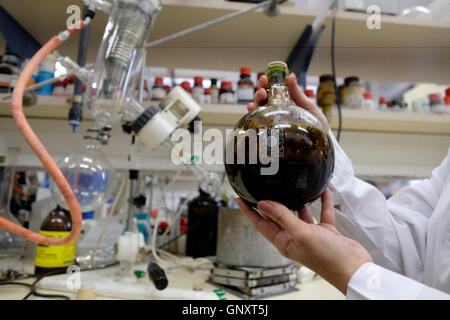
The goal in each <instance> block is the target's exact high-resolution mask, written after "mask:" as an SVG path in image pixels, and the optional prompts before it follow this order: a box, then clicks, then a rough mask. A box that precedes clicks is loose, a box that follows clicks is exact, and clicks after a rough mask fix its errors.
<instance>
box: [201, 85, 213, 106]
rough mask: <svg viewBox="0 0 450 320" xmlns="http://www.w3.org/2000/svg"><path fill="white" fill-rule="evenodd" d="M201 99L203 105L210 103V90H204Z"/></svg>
mask: <svg viewBox="0 0 450 320" xmlns="http://www.w3.org/2000/svg"><path fill="white" fill-rule="evenodd" d="M203 97H204V99H203V103H205V104H209V103H211V88H206V89H205V92H204V96H203Z"/></svg>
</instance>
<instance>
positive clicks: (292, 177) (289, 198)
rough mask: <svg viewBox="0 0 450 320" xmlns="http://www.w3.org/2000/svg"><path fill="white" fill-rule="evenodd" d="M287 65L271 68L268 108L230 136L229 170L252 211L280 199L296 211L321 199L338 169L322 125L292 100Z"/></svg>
mask: <svg viewBox="0 0 450 320" xmlns="http://www.w3.org/2000/svg"><path fill="white" fill-rule="evenodd" d="M288 74H289V71H288V68H287V65H286V64H285V63H284V62H281V61H274V62H271V63H269V64H268V65H267V67H266V75H267V78H268V80H269V87H268V89H267V97H268V99H267V104H266V105H263V106H260V107H258V108H257V109H256V110H254V111H253V112H250V113H248V114H247V115H245V116H244V117H243V118H242V119H241V120H239V121H238V123H237V124H236V125H235V127H234V132H233V133H232V134H231V135H229V137H228V138H227V144H226V152H225V156H224V157H225V159H224V160H225V171H226V173H227V176H228V179H229V181H230V184H231V186H232V187H233V189H234V191H235V192H236V193H237V194H238V195H239V197H241V198H242V199H243V200H245V201H246V202H247V203H248V204H249V205H250V206H251V207H256V204H257V202H258V201H261V200H273V201H278V202H280V203H282V204H284V205H285V206H287V207H288V208H289V209H291V210H298V209H300V208H301V207H303V206H304V205H305V204H307V203H310V202H312V201H314V200H315V199H317V198H318V197H319V196H320V195H321V194H322V193H323V191H324V190H325V188H326V187H327V185H328V183H329V181H330V179H331V175H332V173H333V169H334V147H333V143H332V140H331V138H330V136H329V134H328V132H327V131H326V130H325V128H324V126H323V125H322V124H321V123H320V121H318V120H317V118H315V117H314V116H313V115H312V114H311V113H309V112H308V111H306V110H305V109H303V108H301V107H299V106H296V105H294V103H293V102H292V101H291V98H290V95H289V91H288V87H287V76H288Z"/></svg>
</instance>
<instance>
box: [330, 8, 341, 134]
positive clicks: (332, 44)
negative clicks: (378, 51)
mask: <svg viewBox="0 0 450 320" xmlns="http://www.w3.org/2000/svg"><path fill="white" fill-rule="evenodd" d="M336 11H337V1H335V2H334V8H333V17H332V23H331V69H332V73H333V83H334V92H335V95H336V105H337V108H338V120H339V123H338V131H337V135H336V139H337V141H339V139H340V137H341V130H342V110H341V96H340V94H339V91H338V88H337V85H336V67H335V58H334V37H335V32H336V30H335V29H336V26H335V25H336Z"/></svg>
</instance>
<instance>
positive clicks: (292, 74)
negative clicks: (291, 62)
mask: <svg viewBox="0 0 450 320" xmlns="http://www.w3.org/2000/svg"><path fill="white" fill-rule="evenodd" d="M291 76H293V77H294V79H295V80H297V75H296V74H295V73H293V72H291Z"/></svg>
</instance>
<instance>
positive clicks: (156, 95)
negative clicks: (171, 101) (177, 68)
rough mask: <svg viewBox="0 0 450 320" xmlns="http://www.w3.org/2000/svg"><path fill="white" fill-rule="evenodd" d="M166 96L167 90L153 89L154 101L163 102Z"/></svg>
mask: <svg viewBox="0 0 450 320" xmlns="http://www.w3.org/2000/svg"><path fill="white" fill-rule="evenodd" d="M165 96H166V90H164V89H163V88H153V89H152V97H151V99H152V100H162V98H164V97H165Z"/></svg>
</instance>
